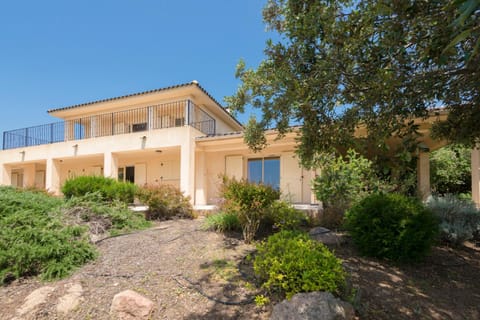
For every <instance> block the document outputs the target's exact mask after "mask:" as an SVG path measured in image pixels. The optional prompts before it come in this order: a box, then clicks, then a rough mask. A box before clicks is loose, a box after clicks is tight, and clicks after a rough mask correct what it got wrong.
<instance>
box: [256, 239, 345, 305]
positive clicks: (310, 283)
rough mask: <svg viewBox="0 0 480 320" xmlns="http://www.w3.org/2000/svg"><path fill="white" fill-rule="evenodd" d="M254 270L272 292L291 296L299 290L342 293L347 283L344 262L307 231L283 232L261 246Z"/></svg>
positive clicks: (265, 286)
mask: <svg viewBox="0 0 480 320" xmlns="http://www.w3.org/2000/svg"><path fill="white" fill-rule="evenodd" d="M257 250H258V252H257V255H256V256H255V260H254V271H255V274H256V275H257V277H258V278H259V279H260V280H261V281H262V282H263V284H262V286H263V287H264V288H265V289H267V290H269V291H278V292H281V293H284V294H286V296H287V298H291V297H292V296H293V295H294V294H296V293H299V292H311V291H329V292H334V293H335V292H336V293H338V292H339V289H340V288H341V287H343V286H344V284H345V272H344V270H343V268H342V263H341V261H340V260H339V259H338V258H336V257H335V256H334V255H333V253H331V252H330V251H329V250H328V248H327V247H325V246H324V245H323V244H321V243H319V242H317V241H314V240H311V239H310V237H309V236H308V235H307V234H306V233H304V232H298V231H287V230H284V231H280V232H278V233H276V234H274V235H272V236H270V237H268V239H267V241H266V242H262V243H261V244H259V245H258V246H257Z"/></svg>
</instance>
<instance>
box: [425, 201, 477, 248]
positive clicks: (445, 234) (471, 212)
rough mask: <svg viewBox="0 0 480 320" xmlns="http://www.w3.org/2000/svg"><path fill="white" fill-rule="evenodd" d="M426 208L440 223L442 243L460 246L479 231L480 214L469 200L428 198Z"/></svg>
mask: <svg viewBox="0 0 480 320" xmlns="http://www.w3.org/2000/svg"><path fill="white" fill-rule="evenodd" d="M427 206H428V208H429V209H430V210H431V211H432V212H433V213H434V214H435V216H436V217H437V218H438V219H439V221H440V237H441V239H442V240H444V241H447V242H450V243H452V244H454V245H460V244H462V243H463V242H464V241H466V240H470V239H472V238H473V236H474V234H475V233H476V232H478V231H480V212H479V211H478V210H477V208H476V207H475V204H474V203H473V202H472V201H471V200H470V201H468V200H461V199H459V198H457V197H456V196H454V195H445V196H443V197H430V198H429V199H428V201H427Z"/></svg>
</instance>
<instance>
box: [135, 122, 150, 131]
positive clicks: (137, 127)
mask: <svg viewBox="0 0 480 320" xmlns="http://www.w3.org/2000/svg"><path fill="white" fill-rule="evenodd" d="M146 130H147V123H146V122H143V123H135V124H133V125H132V132H139V131H146Z"/></svg>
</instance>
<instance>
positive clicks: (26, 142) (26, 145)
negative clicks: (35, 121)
mask: <svg viewBox="0 0 480 320" xmlns="http://www.w3.org/2000/svg"><path fill="white" fill-rule="evenodd" d="M25 147H28V128H25Z"/></svg>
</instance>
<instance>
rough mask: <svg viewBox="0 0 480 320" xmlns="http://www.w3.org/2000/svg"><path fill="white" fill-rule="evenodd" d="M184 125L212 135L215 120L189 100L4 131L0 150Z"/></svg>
mask: <svg viewBox="0 0 480 320" xmlns="http://www.w3.org/2000/svg"><path fill="white" fill-rule="evenodd" d="M185 125H188V126H191V127H194V128H196V129H197V130H199V131H201V132H202V133H204V134H206V135H212V134H215V119H214V118H212V117H211V116H210V115H209V114H208V113H206V112H205V111H203V110H202V109H201V108H200V107H198V106H196V105H195V104H194V103H193V102H192V101H190V100H183V101H176V102H171V103H165V104H158V105H153V106H148V107H143V108H138V109H130V110H126V111H119V112H112V113H104V114H96V115H92V116H88V117H82V118H77V119H73V120H65V121H61V122H55V123H49V124H44V125H40V126H35V127H29V128H22V129H15V130H10V131H5V132H4V133H3V150H7V149H15V148H23V147H29V146H38V145H43V144H50V143H56V142H65V141H74V140H83V139H90V138H96V137H104V136H113V135H119V134H127V133H131V132H139V131H150V130H156V129H163V128H173V127H182V126H185Z"/></svg>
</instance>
